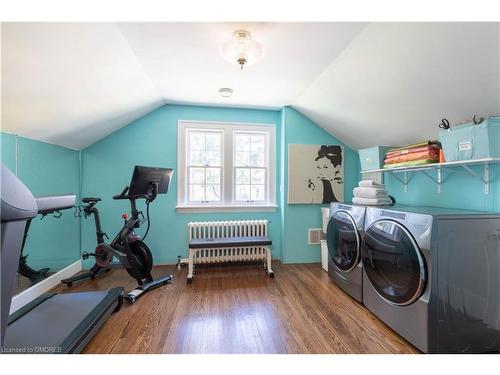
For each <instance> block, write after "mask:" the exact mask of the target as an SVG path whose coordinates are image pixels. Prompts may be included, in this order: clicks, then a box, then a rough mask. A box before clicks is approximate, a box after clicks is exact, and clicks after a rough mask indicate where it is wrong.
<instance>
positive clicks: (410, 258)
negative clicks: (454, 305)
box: [362, 220, 426, 305]
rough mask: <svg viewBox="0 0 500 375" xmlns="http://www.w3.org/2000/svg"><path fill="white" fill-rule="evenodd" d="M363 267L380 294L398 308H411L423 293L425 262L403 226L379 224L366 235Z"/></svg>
mask: <svg viewBox="0 0 500 375" xmlns="http://www.w3.org/2000/svg"><path fill="white" fill-rule="evenodd" d="M362 257H363V267H364V270H365V272H366V275H367V276H368V279H369V281H370V283H371V284H372V286H373V287H374V288H375V290H376V291H377V293H378V294H379V295H380V296H381V297H382V298H384V299H385V300H386V301H388V302H390V303H392V304H395V305H409V304H410V303H412V302H414V301H415V300H417V299H418V298H419V297H420V296H421V295H422V292H423V290H424V286H425V279H426V267H425V260H424V257H423V255H422V253H421V252H420V249H419V248H418V245H417V243H416V242H415V240H414V239H413V237H412V236H411V234H410V233H409V232H408V230H407V229H406V228H404V227H403V226H402V225H401V224H399V223H397V222H394V221H392V220H379V221H376V222H374V223H373V224H371V225H370V226H369V227H368V228H367V229H366V232H365V236H364V238H363V244H362Z"/></svg>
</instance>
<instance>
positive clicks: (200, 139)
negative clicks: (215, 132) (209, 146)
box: [189, 133, 205, 151]
mask: <svg viewBox="0 0 500 375" xmlns="http://www.w3.org/2000/svg"><path fill="white" fill-rule="evenodd" d="M189 149H190V150H198V151H202V150H205V135H204V134H199V133H189Z"/></svg>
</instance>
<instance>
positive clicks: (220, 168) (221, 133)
mask: <svg viewBox="0 0 500 375" xmlns="http://www.w3.org/2000/svg"><path fill="white" fill-rule="evenodd" d="M191 130H192V131H193V133H198V134H205V135H206V134H210V133H213V134H219V135H221V138H220V140H221V142H220V150H219V152H220V157H221V163H220V165H218V166H215V165H210V166H209V165H188V161H187V158H186V169H185V170H186V198H185V199H186V202H189V204H194V205H202V204H207V203H208V201H189V198H188V197H189V187H190V184H189V182H188V181H189V172H190V169H191V168H202V169H205V193H206V185H207V183H206V178H207V168H217V169H219V171H220V174H219V176H220V194H221V200H220V201H211V202H210V203H211V204H213V205H215V204H216V205H220V204H223V203H224V202H223V200H222V198H223V197H224V184H223V183H222V182H223V181H224V176H223V174H224V157H223V156H224V131H221V130H216V129H189V130H188V129H186V134H187V132H188V131H191ZM190 146H191V145H190V144H189V137H186V152H187V151H188V150H190V149H191V147H190ZM205 151H207V150H205ZM186 156H187V154H186Z"/></svg>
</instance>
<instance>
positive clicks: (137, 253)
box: [127, 241, 153, 284]
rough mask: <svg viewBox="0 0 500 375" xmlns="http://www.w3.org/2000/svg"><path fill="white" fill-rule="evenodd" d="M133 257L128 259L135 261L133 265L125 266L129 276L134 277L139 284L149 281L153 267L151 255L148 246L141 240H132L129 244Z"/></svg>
mask: <svg viewBox="0 0 500 375" xmlns="http://www.w3.org/2000/svg"><path fill="white" fill-rule="evenodd" d="M129 246H130V251H131V253H132V256H133V259H130V260H129V261H130V262H131V263H135V264H134V267H131V268H127V272H128V273H129V275H130V276H132V277H133V278H134V279H136V280H137V281H138V282H139V284H141V283H142V282H144V281H146V282H149V281H151V280H150V279H151V270H152V269H153V255H152V254H151V250H149V247H148V246H147V245H146V244H145V243H144V242H142V241H134V242H132V243H130V244H129Z"/></svg>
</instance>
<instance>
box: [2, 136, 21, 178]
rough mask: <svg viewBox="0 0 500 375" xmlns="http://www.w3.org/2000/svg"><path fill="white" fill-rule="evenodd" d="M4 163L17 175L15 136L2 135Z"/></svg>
mask: <svg viewBox="0 0 500 375" xmlns="http://www.w3.org/2000/svg"><path fill="white" fill-rule="evenodd" d="M0 139H1V142H0V144H1V147H2V149H1V155H2V162H3V163H4V164H5V165H6V166H7V167H8V168H9V169H10V170H11V171H12V172H14V173H16V142H17V139H16V136H15V135H14V134H7V133H0Z"/></svg>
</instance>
